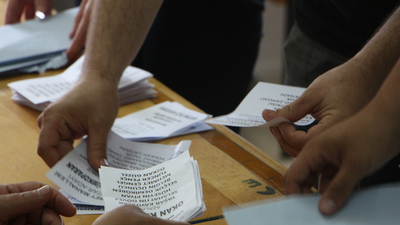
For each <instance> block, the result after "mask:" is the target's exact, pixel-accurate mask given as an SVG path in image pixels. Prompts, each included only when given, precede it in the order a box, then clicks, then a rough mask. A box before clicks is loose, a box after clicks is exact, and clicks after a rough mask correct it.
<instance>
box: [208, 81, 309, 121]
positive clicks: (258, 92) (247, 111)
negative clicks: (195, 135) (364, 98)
mask: <svg viewBox="0 0 400 225" xmlns="http://www.w3.org/2000/svg"><path fill="white" fill-rule="evenodd" d="M304 91H305V88H299V87H291V86H286V85H278V84H270V83H265V82H259V83H258V84H257V85H256V86H255V87H254V88H253V89H252V90H251V91H250V92H249V93H248V94H247V96H246V97H245V98H244V99H243V101H242V102H241V103H240V104H239V106H238V107H237V108H236V109H235V110H234V111H233V112H232V113H230V114H227V115H223V116H218V117H214V118H211V119H208V120H206V121H205V122H206V123H211V124H221V125H226V126H233V127H256V126H277V125H279V124H280V123H291V122H290V121H289V120H287V119H285V118H283V117H277V118H275V119H273V120H271V121H268V122H267V121H265V120H264V119H263V117H262V111H263V110H264V109H270V110H277V109H280V108H282V107H284V106H286V105H288V104H290V103H291V102H293V101H294V100H295V99H297V98H298V97H299V96H300V95H301V94H303V92H304ZM314 120H315V119H314V118H313V117H312V116H310V115H307V116H306V117H304V118H302V119H301V120H299V121H297V122H295V123H294V124H296V125H300V126H304V125H309V124H311V123H312V122H313V121H314Z"/></svg>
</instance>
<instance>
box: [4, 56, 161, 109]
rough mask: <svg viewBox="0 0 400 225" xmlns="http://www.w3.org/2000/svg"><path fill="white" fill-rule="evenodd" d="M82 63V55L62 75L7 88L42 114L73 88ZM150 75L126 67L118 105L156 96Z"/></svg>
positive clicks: (40, 78) (15, 97) (33, 79)
mask: <svg viewBox="0 0 400 225" xmlns="http://www.w3.org/2000/svg"><path fill="white" fill-rule="evenodd" d="M83 62H84V56H82V57H81V58H80V59H79V60H77V61H76V62H75V63H74V64H72V65H71V66H70V67H68V69H66V70H65V71H64V72H63V73H61V74H58V75H55V76H50V77H39V78H32V79H26V80H21V81H16V82H12V83H9V84H8V86H9V87H10V88H11V90H12V92H13V96H12V99H13V100H14V101H16V102H17V103H19V104H21V105H25V106H28V107H30V108H33V109H35V110H38V111H43V110H44V109H45V108H46V107H47V106H48V105H49V104H50V103H51V102H54V101H55V100H57V99H58V98H60V97H61V96H63V95H64V94H65V93H66V92H68V91H69V90H70V89H71V88H72V86H73V85H74V83H75V82H76V81H77V80H78V78H79V75H80V74H81V71H82V66H83ZM152 76H153V75H152V74H151V73H149V72H147V71H144V70H142V69H139V68H136V67H132V66H128V67H127V68H126V69H125V71H124V72H123V75H122V77H121V80H120V82H119V86H118V92H119V102H120V104H121V105H125V104H128V103H131V102H135V101H140V100H143V99H148V98H153V97H155V96H156V91H155V90H154V89H153V87H154V85H153V84H150V83H149V82H148V79H149V78H150V77H152Z"/></svg>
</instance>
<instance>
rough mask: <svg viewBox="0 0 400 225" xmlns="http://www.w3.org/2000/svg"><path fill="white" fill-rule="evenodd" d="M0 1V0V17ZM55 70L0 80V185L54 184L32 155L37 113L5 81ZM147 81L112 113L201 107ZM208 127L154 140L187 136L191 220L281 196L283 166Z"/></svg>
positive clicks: (210, 221) (82, 219) (212, 219)
mask: <svg viewBox="0 0 400 225" xmlns="http://www.w3.org/2000/svg"><path fill="white" fill-rule="evenodd" d="M4 2H5V1H4V0H0V17H3V15H2V14H3V11H2V10H3V8H4ZM61 71H62V70H58V71H51V72H46V73H45V74H43V75H38V74H22V75H15V76H8V77H1V78H0V151H1V159H0V160H1V163H0V171H1V174H0V183H1V184H6V183H17V182H24V181H31V180H34V181H39V182H43V183H48V184H51V185H54V184H53V183H52V182H51V181H50V180H49V179H47V178H46V177H45V173H46V172H47V171H48V170H49V168H48V167H47V166H46V164H45V163H44V162H43V161H42V159H41V158H40V157H39V156H38V155H37V154H36V147H37V139H38V136H39V132H40V130H39V128H38V126H37V122H36V119H37V117H38V115H39V112H37V111H35V110H33V109H30V108H27V107H24V106H21V105H18V104H17V103H15V102H13V101H12V100H11V95H12V93H11V91H10V89H9V88H8V87H7V83H10V82H13V81H16V80H21V79H28V78H33V77H42V76H49V75H55V74H57V73H60V72H61ZM150 82H151V83H153V84H155V85H156V87H155V89H156V90H157V91H158V94H157V97H156V98H154V99H149V100H144V101H140V102H136V103H133V104H129V105H126V106H122V107H121V108H120V110H119V114H118V117H121V116H124V115H127V114H129V113H132V112H135V111H138V110H141V109H144V108H147V107H149V106H152V105H154V104H157V103H160V102H163V101H166V100H170V101H178V102H180V103H181V104H183V105H185V106H186V107H188V108H190V109H193V110H197V111H201V110H200V109H198V108H197V107H195V106H194V105H193V104H191V103H190V102H188V101H187V100H185V99H184V98H182V97H181V96H179V95H178V94H176V93H175V92H173V91H172V90H170V89H169V88H168V87H166V86H165V85H163V84H162V83H160V82H158V81H157V80H156V79H151V80H150ZM213 127H214V128H215V130H212V131H206V132H202V133H198V134H190V135H184V136H180V137H175V138H170V139H166V140H161V141H158V142H157V143H162V144H177V143H178V142H179V141H181V140H192V145H191V148H190V153H191V155H192V156H193V157H194V159H196V160H197V161H198V164H199V168H200V174H201V178H202V184H203V192H204V201H205V204H206V207H207V211H205V212H204V215H203V216H201V217H198V218H196V219H195V220H193V221H192V222H193V223H197V224H203V225H220V224H226V222H225V220H224V219H223V218H222V207H224V206H229V205H238V204H242V203H247V202H251V201H256V200H261V199H268V198H275V197H279V196H282V195H283V182H282V179H283V176H282V174H283V173H284V172H285V170H286V168H285V167H284V166H282V165H280V164H279V163H277V162H276V161H274V160H273V159H272V158H270V157H269V156H268V155H266V154H265V153H264V152H262V151H261V150H259V149H257V148H256V147H255V146H254V145H252V144H251V143H249V142H248V141H246V140H244V139H243V138H242V137H240V136H238V135H237V134H235V133H234V132H232V131H231V130H229V129H228V128H226V127H225V126H220V125H214V126H213ZM54 186H55V185H54ZM97 217H98V216H97V215H80V216H75V217H72V218H65V219H64V221H65V222H66V224H77V225H79V224H85V225H87V224H91V223H92V222H93V221H94V220H95V219H96V218H97Z"/></svg>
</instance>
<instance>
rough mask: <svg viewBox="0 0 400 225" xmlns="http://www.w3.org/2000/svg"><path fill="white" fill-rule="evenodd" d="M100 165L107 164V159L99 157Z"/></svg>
mask: <svg viewBox="0 0 400 225" xmlns="http://www.w3.org/2000/svg"><path fill="white" fill-rule="evenodd" d="M100 166H108V162H107V159H100Z"/></svg>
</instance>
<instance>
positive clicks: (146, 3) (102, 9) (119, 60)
mask: <svg viewBox="0 0 400 225" xmlns="http://www.w3.org/2000/svg"><path fill="white" fill-rule="evenodd" d="M161 3H162V0H118V1H114V0H100V1H95V2H94V10H93V14H92V18H91V23H90V26H89V31H88V38H87V43H86V49H85V55H86V56H85V57H86V58H85V63H84V67H83V72H82V75H81V79H87V78H89V79H90V78H92V77H93V76H94V78H96V79H97V78H105V79H107V80H110V81H113V82H115V83H118V82H119V78H120V77H121V75H122V72H123V71H124V69H125V68H126V66H128V65H129V64H130V63H131V62H132V60H133V59H134V57H135V56H136V55H137V53H138V51H139V49H140V47H141V45H142V43H143V41H144V39H145V37H146V35H147V33H148V31H149V29H150V27H151V24H152V22H153V20H154V18H155V16H156V14H157V11H158V9H159V7H160V5H161Z"/></svg>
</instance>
